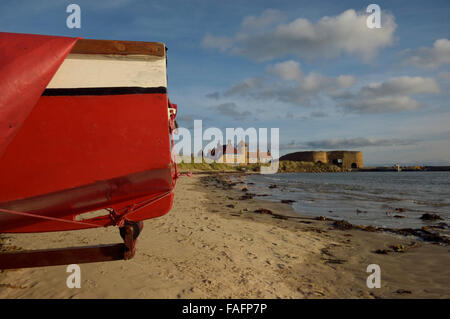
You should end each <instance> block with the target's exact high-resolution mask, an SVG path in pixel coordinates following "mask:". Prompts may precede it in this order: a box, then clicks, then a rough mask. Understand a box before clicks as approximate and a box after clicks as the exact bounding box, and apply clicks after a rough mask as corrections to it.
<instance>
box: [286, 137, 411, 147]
mask: <svg viewBox="0 0 450 319" xmlns="http://www.w3.org/2000/svg"><path fill="white" fill-rule="evenodd" d="M417 142H418V140H414V139H398V138H391V139H378V138H366V137H357V138H334V139H324V140H317V141H307V142H300V143H296V142H294V141H292V142H291V143H288V144H284V145H280V149H284V150H301V149H355V148H362V147H373V146H404V145H415V144H417Z"/></svg>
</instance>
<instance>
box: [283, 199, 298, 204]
mask: <svg viewBox="0 0 450 319" xmlns="http://www.w3.org/2000/svg"><path fill="white" fill-rule="evenodd" d="M281 202H282V203H283V204H292V203H295V202H296V201H295V200H292V199H282V200H281Z"/></svg>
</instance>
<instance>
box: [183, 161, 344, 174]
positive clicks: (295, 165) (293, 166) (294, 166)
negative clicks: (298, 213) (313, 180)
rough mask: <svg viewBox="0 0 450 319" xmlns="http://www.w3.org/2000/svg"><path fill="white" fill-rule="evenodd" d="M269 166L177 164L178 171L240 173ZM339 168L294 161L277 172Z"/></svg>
mask: <svg viewBox="0 0 450 319" xmlns="http://www.w3.org/2000/svg"><path fill="white" fill-rule="evenodd" d="M198 160H199V159H198ZM262 165H264V166H269V165H270V164H259V163H257V164H247V165H245V164H234V165H230V164H226V163H216V162H213V163H207V162H205V160H204V159H203V160H202V162H201V163H194V162H193V160H192V163H184V162H181V163H179V164H178V169H179V170H180V171H189V170H200V171H241V172H249V171H250V172H259V171H260V167H261V166H262ZM340 171H341V168H339V167H338V166H336V165H331V164H323V163H313V162H296V161H280V163H279V169H278V172H280V173H299V172H304V173H306V172H311V173H322V172H340Z"/></svg>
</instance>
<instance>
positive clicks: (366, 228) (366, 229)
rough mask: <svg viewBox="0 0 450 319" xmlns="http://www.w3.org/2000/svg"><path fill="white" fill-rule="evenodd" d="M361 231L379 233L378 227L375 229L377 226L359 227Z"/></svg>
mask: <svg viewBox="0 0 450 319" xmlns="http://www.w3.org/2000/svg"><path fill="white" fill-rule="evenodd" d="M359 229H361V230H365V231H370V232H374V231H378V230H379V228H378V227H375V226H372V225H369V226H359Z"/></svg>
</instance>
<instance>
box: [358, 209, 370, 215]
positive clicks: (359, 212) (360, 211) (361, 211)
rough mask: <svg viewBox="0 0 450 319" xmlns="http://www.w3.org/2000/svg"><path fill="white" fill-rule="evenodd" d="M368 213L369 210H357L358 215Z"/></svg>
mask: <svg viewBox="0 0 450 319" xmlns="http://www.w3.org/2000/svg"><path fill="white" fill-rule="evenodd" d="M366 213H367V210H359V209H357V210H356V214H366Z"/></svg>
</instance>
